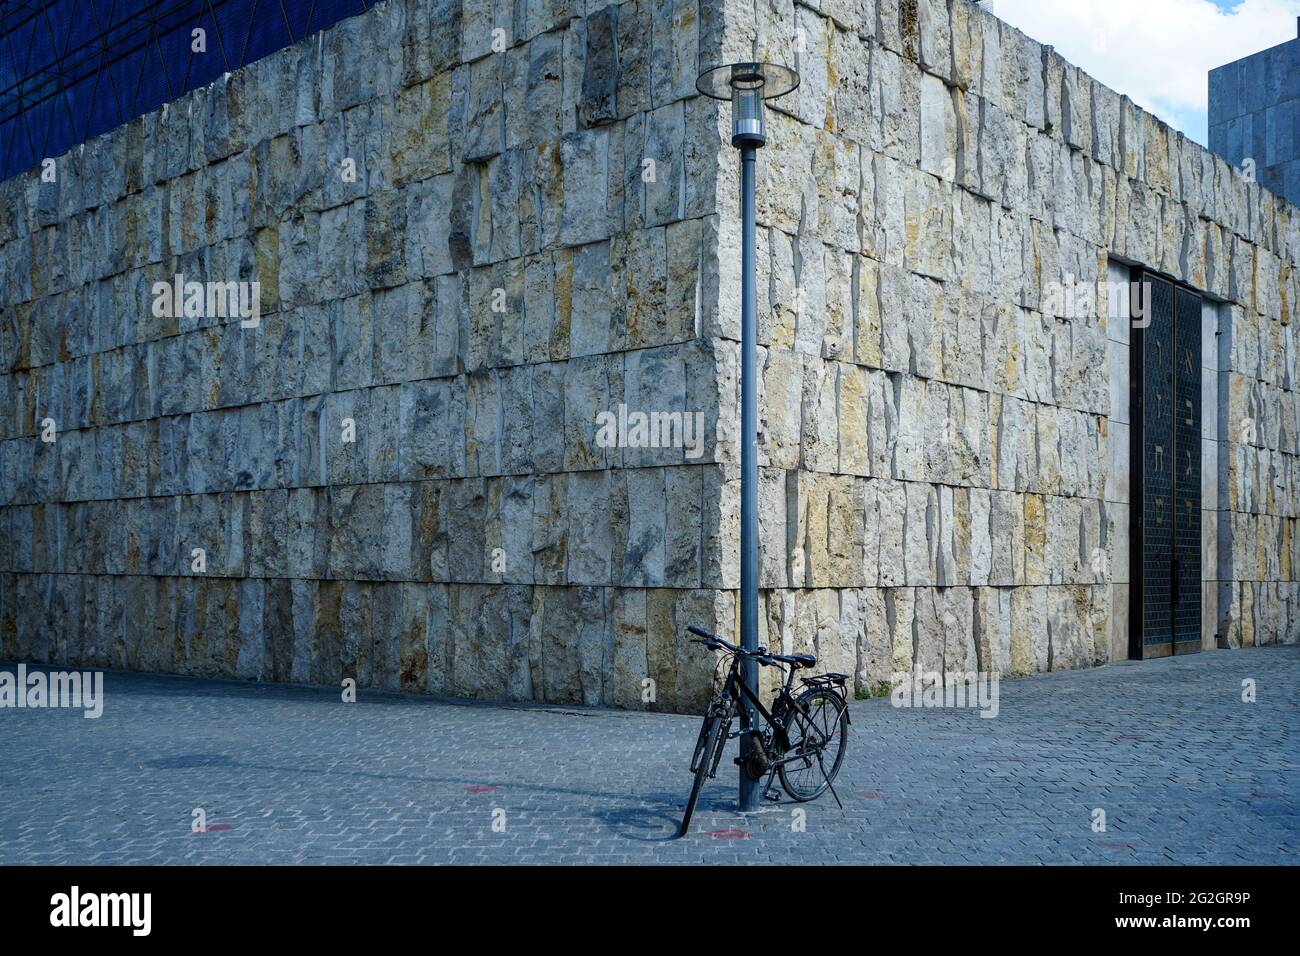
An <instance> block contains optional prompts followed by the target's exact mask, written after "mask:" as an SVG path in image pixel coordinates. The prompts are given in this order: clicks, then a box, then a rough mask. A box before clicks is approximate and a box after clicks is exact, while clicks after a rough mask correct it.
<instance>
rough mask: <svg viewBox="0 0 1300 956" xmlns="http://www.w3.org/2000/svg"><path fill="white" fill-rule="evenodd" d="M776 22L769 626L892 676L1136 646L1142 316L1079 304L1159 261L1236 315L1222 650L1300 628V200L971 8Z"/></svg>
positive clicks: (1224, 321)
mask: <svg viewBox="0 0 1300 956" xmlns="http://www.w3.org/2000/svg"><path fill="white" fill-rule="evenodd" d="M756 8H757V11H758V18H757V22H756V23H755V22H754V20H753V18H752V17H751V14H750V10H749V8H748V7H747V6H743V5H740V4H736V5H734V6H731V5H729V6H728V8H727V11H728V16H727V27H728V32H727V34H726V38H725V42H724V46H725V51H726V53H727V54H728V55H727V56H726V57H725V58H727V59H732V58H745V57H749V56H751V55H752V56H756V57H758V58H764V59H773V60H777V61H780V62H787V63H792V64H794V65H796V66H797V67H798V69H799V70H800V72H801V74H802V77H803V83H802V85H801V86H800V88H799V90H798V91H797V93H796V94H794V95H792V96H791V97H789V98H787V99H785V100H778V101H776V102H775V104H774V106H775V109H776V110H778V111H781V112H779V113H777V114H776V115H773V116H772V117H771V122H770V135H769V145H768V148H767V149H765V150H763V151H762V152H761V153H760V178H759V219H760V234H759V272H760V276H759V288H760V305H759V307H760V326H761V329H760V337H761V340H762V342H763V343H764V345H765V346H767V353H766V369H765V382H764V385H765V389H764V395H763V397H762V405H761V409H762V411H761V415H762V416H763V418H764V422H763V429H764V432H765V435H764V454H765V458H764V459H763V464H764V466H765V467H764V471H763V479H762V483H763V490H762V500H763V503H762V506H761V515H762V520H763V522H764V529H763V544H764V548H763V583H764V584H765V585H767V586H768V587H769V588H770V590H768V591H767V592H766V626H767V640H768V641H770V642H771V643H777V635H778V634H779V637H780V643H782V644H784V645H786V646H787V647H790V646H793V647H797V648H799V649H813V650H815V651H816V652H817V653H819V654H820V655H822V657H823V659H824V660H826V661H827V662H828V663H830V664H831V665H832V666H836V665H838V669H841V670H847V669H854V670H855V671H856V674H857V680H858V684H859V686H860V687H861V686H867V687H869V688H874V687H876V686H878V685H879V684H880V683H881V682H882V681H885V680H888V679H889V677H890V675H891V674H892V673H894V672H899V671H910V670H913V669H920V670H923V671H940V670H949V671H951V670H960V671H968V670H974V669H977V668H978V669H981V670H986V671H995V672H1000V673H1003V674H1007V673H1011V674H1022V673H1027V672H1033V671H1041V670H1046V669H1059V668H1069V667H1080V666H1087V665H1091V664H1100V663H1104V662H1106V661H1109V660H1113V659H1116V658H1123V657H1126V656H1127V655H1128V589H1129V580H1130V578H1129V574H1130V571H1129V567H1128V565H1129V559H1128V548H1129V487H1128V468H1129V461H1128V459H1129V450H1128V440H1129V438H1128V418H1127V415H1128V408H1127V406H1128V388H1129V381H1130V372H1129V364H1128V363H1129V361H1130V359H1129V352H1128V348H1129V325H1128V320H1127V317H1126V315H1124V314H1119V315H1108V314H1107V311H1108V309H1107V300H1106V299H1105V298H1104V297H1101V298H1099V306H1098V308H1097V310H1096V314H1095V315H1094V316H1091V317H1088V318H1084V319H1080V318H1077V317H1071V318H1069V319H1066V318H1063V317H1061V316H1060V315H1058V314H1055V313H1056V312H1059V311H1061V310H1060V309H1059V307H1056V309H1053V304H1052V302H1051V297H1050V295H1049V292H1050V290H1051V288H1052V287H1053V286H1054V285H1066V284H1069V283H1072V282H1073V283H1078V282H1084V283H1095V282H1097V280H1099V279H1107V278H1108V277H1115V278H1122V280H1123V281H1127V278H1128V268H1127V266H1128V264H1137V265H1144V266H1147V267H1149V268H1152V269H1155V270H1158V271H1161V272H1164V273H1166V274H1168V275H1170V276H1172V277H1174V278H1176V279H1178V280H1180V281H1182V282H1184V283H1186V284H1188V285H1190V286H1193V287H1194V288H1196V289H1198V290H1201V291H1202V292H1203V293H1205V295H1206V296H1207V298H1208V300H1209V304H1208V305H1207V308H1206V317H1205V319H1206V320H1205V323H1204V325H1203V328H1205V329H1206V337H1205V356H1204V360H1203V363H1202V364H1203V376H1202V377H1203V382H1204V389H1203V402H1204V412H1203V414H1204V420H1205V430H1204V431H1205V433H1204V436H1203V461H1204V462H1205V464H1206V468H1205V476H1206V480H1205V486H1206V487H1205V491H1204V502H1203V507H1204V508H1205V509H1206V515H1207V520H1206V522H1205V531H1204V537H1203V549H1202V550H1203V554H1204V558H1205V560H1204V565H1205V568H1206V570H1205V571H1204V573H1203V579H1204V583H1203V587H1202V591H1203V598H1204V601H1203V605H1204V617H1205V623H1204V626H1203V633H1204V638H1203V639H1204V642H1205V645H1206V646H1208V647H1214V646H1216V645H1218V646H1228V645H1231V646H1236V645H1237V644H1249V643H1263V642H1269V641H1279V640H1281V641H1294V640H1296V639H1297V632H1300V589H1298V586H1297V577H1298V574H1297V568H1300V551H1298V550H1297V540H1296V533H1295V531H1296V529H1295V519H1296V503H1297V488H1296V485H1295V479H1296V476H1295V468H1294V465H1295V461H1296V458H1295V455H1296V452H1297V411H1298V408H1297V393H1296V392H1295V390H1294V389H1295V373H1296V352H1295V345H1294V341H1293V339H1294V337H1293V333H1292V325H1291V319H1292V317H1293V316H1294V315H1295V313H1296V302H1297V294H1298V292H1300V287H1298V284H1297V276H1298V273H1297V270H1296V261H1297V259H1300V214H1298V213H1297V210H1296V208H1295V207H1294V206H1291V205H1289V204H1287V203H1285V202H1284V201H1282V200H1279V199H1277V198H1275V197H1274V196H1273V195H1272V194H1271V193H1269V192H1267V191H1266V190H1264V189H1261V188H1259V187H1258V186H1256V185H1253V184H1250V183H1247V182H1246V181H1245V180H1244V179H1243V178H1242V177H1241V176H1240V175H1239V174H1238V172H1237V171H1235V170H1234V169H1233V168H1232V167H1230V166H1229V165H1228V164H1227V163H1226V162H1225V161H1224V160H1222V159H1221V158H1219V157H1216V156H1214V155H1213V154H1211V153H1209V152H1208V151H1206V150H1205V149H1203V148H1201V147H1200V146H1198V145H1197V144H1195V143H1192V142H1190V141H1188V140H1187V139H1186V138H1185V137H1183V136H1182V135H1181V134H1179V133H1177V132H1175V131H1173V130H1172V129H1170V128H1169V127H1167V126H1165V125H1164V124H1162V123H1160V122H1159V121H1158V120H1156V119H1155V117H1153V116H1152V115H1150V114H1148V113H1146V112H1144V111H1142V110H1140V109H1139V108H1137V107H1136V106H1135V105H1134V104H1133V103H1132V101H1130V100H1129V99H1128V98H1127V97H1124V96H1120V95H1119V94H1117V93H1115V92H1114V91H1112V90H1110V89H1107V88H1106V87H1105V86H1103V85H1101V84H1100V83H1097V82H1096V81H1095V80H1093V79H1091V78H1090V77H1089V76H1087V75H1086V74H1084V73H1082V72H1081V71H1080V70H1078V69H1077V68H1075V67H1073V66H1072V65H1070V64H1069V63H1066V62H1064V61H1063V60H1062V59H1061V58H1060V57H1059V56H1058V55H1057V54H1056V53H1055V51H1054V50H1052V48H1050V47H1045V46H1042V45H1040V44H1039V43H1037V42H1035V41H1033V40H1031V39H1029V38H1028V37H1026V36H1025V35H1024V34H1022V33H1020V32H1019V31H1017V30H1015V29H1013V28H1011V27H1009V26H1008V25H1006V24H1004V23H1002V22H1000V21H999V20H997V19H996V18H995V17H993V16H992V15H991V14H989V13H988V12H987V11H985V10H983V9H981V8H978V7H976V6H974V5H972V4H969V3H967V2H965V0H952V2H950V3H946V2H943V0H903V2H892V0H820V2H817V0H814V2H809V3H797V4H793V3H790V2H781V0H777V2H775V3H769V2H760V3H758V4H757V5H756ZM723 162H724V167H725V173H724V175H723V176H722V177H721V178H720V179H719V192H720V193H722V192H725V191H727V190H729V189H731V188H732V187H731V186H730V184H731V183H732V182H733V181H734V180H733V177H734V157H733V156H731V155H730V152H729V151H726V150H724V155H723ZM733 202H734V197H732V196H728V197H727V198H726V199H725V200H724V201H722V202H720V206H719V208H720V209H723V210H725V209H726V208H728V206H729V205H731V204H732V203H733ZM722 233H723V247H724V250H725V252H724V262H725V261H726V260H727V259H730V258H734V255H735V246H736V242H737V240H736V235H735V233H736V223H735V220H734V219H732V218H730V217H727V218H724V220H723V226H722ZM738 290H739V283H738V280H736V279H735V277H734V276H729V277H728V279H727V281H726V282H724V284H723V286H722V289H721V290H720V294H721V295H722V297H723V301H724V303H725V307H724V308H723V309H722V314H724V315H735V314H738V308H737V302H738V295H739V291H738ZM762 290H766V293H767V294H766V295H763V294H762ZM724 334H726V335H727V336H728V337H730V338H735V337H736V330H735V327H734V325H733V326H730V327H728V328H727V330H726V332H725V333H724ZM1243 420H1249V421H1250V422H1252V423H1254V427H1251V428H1245V429H1243V428H1242V427H1241V423H1242V422H1243ZM738 494H739V492H738V486H737V484H736V483H735V481H734V480H732V481H729V482H728V484H727V485H726V487H725V488H724V495H725V498H724V500H725V501H726V502H727V504H726V505H725V506H724V508H723V511H724V514H726V515H728V516H730V515H732V514H733V512H734V505H733V503H734V502H735V501H737V500H738ZM729 528H730V526H729ZM1098 554H1099V555H1100V560H1098V559H1097V558H1096V557H1095V556H1096V555H1098ZM733 583H734V582H733V581H731V580H729V581H728V584H729V585H730V584H733Z"/></svg>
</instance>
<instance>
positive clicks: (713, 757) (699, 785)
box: [677, 713, 726, 836]
mask: <svg viewBox="0 0 1300 956" xmlns="http://www.w3.org/2000/svg"><path fill="white" fill-rule="evenodd" d="M723 724H724V721H723V719H722V715H720V714H716V713H710V714H709V715H708V716H707V717H705V718H704V725H703V726H702V727H701V728H700V737H699V740H698V741H697V742H696V744H695V755H694V757H693V759H692V760H691V769H692V770H694V771H695V780H694V782H693V783H692V784H691V795H690V797H688V798H687V800H686V812H685V813H683V814H682V828H681V829H680V830H679V831H678V833H677V835H678V836H686V831H687V830H688V829H689V828H690V825H691V816H692V814H694V813H695V804H696V803H697V802H698V801H699V799H700V791H701V790H702V789H704V781H705V780H707V779H708V778H709V777H711V776H713V773H714V770H715V768H716V767H717V764H718V756H719V755H718V751H719V750H721V748H722V747H724V746H725V745H726V740H725V739H721V738H722V727H723Z"/></svg>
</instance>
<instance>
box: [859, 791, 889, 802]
mask: <svg viewBox="0 0 1300 956" xmlns="http://www.w3.org/2000/svg"><path fill="white" fill-rule="evenodd" d="M862 795H863V796H864V797H866V798H867V799H868V800H883V799H885V795H884V794H883V793H881V792H880V791H879V790H864V791H863V792H862Z"/></svg>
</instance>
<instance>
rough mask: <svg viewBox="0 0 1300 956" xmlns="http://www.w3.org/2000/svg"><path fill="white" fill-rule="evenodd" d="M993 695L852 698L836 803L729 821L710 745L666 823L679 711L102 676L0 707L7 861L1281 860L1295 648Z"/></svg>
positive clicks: (677, 775)
mask: <svg viewBox="0 0 1300 956" xmlns="http://www.w3.org/2000/svg"><path fill="white" fill-rule="evenodd" d="M0 669H4V670H10V671H13V670H14V666H13V665H5V666H4V667H3V668H0ZM1247 678H1250V679H1253V680H1254V681H1255V684H1256V687H1257V691H1256V692H1257V696H1258V700H1257V702H1256V703H1253V704H1251V703H1243V702H1242V681H1243V680H1245V679H1247ZM1000 691H1001V697H1000V713H999V715H998V716H997V717H996V718H995V719H984V718H981V717H980V716H979V715H978V712H976V711H974V710H962V711H957V710H907V709H899V708H894V707H891V706H890V702H889V701H888V700H872V701H859V702H854V703H853V705H852V711H851V713H852V720H853V724H852V728H851V736H850V743H849V751H848V756H847V758H846V762H845V766H844V769H843V771H842V772H841V774H840V776H839V779H838V781H837V789H838V790H839V792H840V796H841V798H842V799H843V800H844V804H845V809H844V810H843V811H840V810H839V809H838V808H837V807H836V805H835V801H834V800H833V799H832V798H831V797H830V796H829V795H827V796H825V797H822V798H821V799H820V800H818V801H816V802H814V803H811V804H802V805H795V804H791V803H790V802H789V801H788V800H787V801H785V802H783V803H780V804H775V805H767V806H766V807H765V808H764V809H763V810H762V811H760V812H758V813H755V814H750V815H747V816H741V815H739V814H737V813H735V812H734V806H735V798H736V771H735V768H734V767H732V766H730V761H729V759H728V760H726V761H724V764H723V768H722V769H721V770H720V771H719V776H718V779H717V780H716V781H713V782H711V783H710V785H709V786H708V787H706V789H705V792H704V796H703V797H702V798H701V804H700V808H699V810H698V811H697V813H696V817H695V822H694V826H693V829H692V833H691V834H690V835H689V836H688V837H687V838H686V839H682V840H676V839H672V836H673V835H674V834H675V831H676V827H677V823H678V821H679V819H680V812H681V806H682V804H683V802H684V801H685V798H686V794H687V792H688V790H689V787H690V777H689V776H688V774H687V772H686V764H687V762H688V759H689V751H690V749H691V746H692V744H693V743H694V739H695V734H696V729H697V725H698V720H697V718H693V717H682V716H675V715H668V714H646V713H625V712H616V711H588V710H581V709H562V708H541V707H528V706H510V705H497V704H491V705H489V704H474V703H460V702H449V701H435V700H430V699H427V698H418V697H405V696H396V695H384V694H377V693H368V692H366V691H365V690H364V689H363V690H362V691H361V692H360V695H359V696H360V700H359V702H358V703H354V704H344V703H342V702H341V700H340V694H339V692H338V691H335V690H329V689H322V688H303V687H288V686H281V685H257V684H242V683H233V682H221V681H207V680H195V679H189V678H180V677H162V676H152V675H140V674H128V673H120V672H111V673H108V674H106V675H105V696H106V701H105V707H104V713H103V716H102V717H101V718H100V719H98V720H87V719H85V718H83V717H82V715H81V711H79V710H77V711H74V710H30V709H23V710H12V709H3V710H0V864H15V863H18V864H35V863H80V864H122V863H169V864H177V863H218V864H223V863H247V864H257V863H270V864H313V863H464V864H474V863H700V862H719V863H737V862H739V863H755V862H757V863H985V864H987V863H1030V864H1033V863H1089V864H1117V863H1191V864H1211V863H1214V864H1217V863H1248V864H1250V863H1291V864H1295V863H1300V709H1298V708H1300V646H1296V645H1291V646H1284V647H1270V648H1257V649H1250V650H1239V651H1217V652H1207V653H1201V654H1196V655H1192V656H1189V657H1183V658H1176V659H1166V660H1158V661H1149V662H1145V663H1124V664H1116V665H1111V666H1109V667H1103V668H1097V669H1093V670H1085V671H1074V672H1067V673H1057V674H1048V675H1042V676H1038V677H1031V678H1027V679H1024V680H1016V681H1007V682H1004V683H1003V684H1002V685H1001V687H1000ZM732 747H733V749H734V747H735V744H734V742H733V744H732ZM196 808H202V810H203V811H204V813H205V814H206V819H207V824H208V826H209V828H210V829H209V830H208V831H207V832H204V833H194V832H191V823H192V820H193V819H194V811H195V809H196ZM798 809H801V810H806V811H807V813H806V819H805V820H804V821H803V822H804V824H805V827H804V828H803V829H802V830H801V829H800V828H799V827H798V823H799V817H798V814H797V813H794V812H792V811H794V810H798ZM1098 809H1100V810H1104V811H1105V823H1106V828H1105V831H1104V832H1094V811H1095V810H1098ZM494 820H496V821H500V822H499V823H498V826H500V823H502V822H503V823H504V831H503V832H496V831H494V829H493V823H494Z"/></svg>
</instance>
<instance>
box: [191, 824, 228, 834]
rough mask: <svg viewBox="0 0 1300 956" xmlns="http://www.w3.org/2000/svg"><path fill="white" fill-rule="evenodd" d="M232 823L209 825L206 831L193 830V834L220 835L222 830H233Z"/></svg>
mask: <svg viewBox="0 0 1300 956" xmlns="http://www.w3.org/2000/svg"><path fill="white" fill-rule="evenodd" d="M234 828H235V825H234V824H233V823H209V824H208V828H207V829H206V830H195V831H194V832H195V833H220V832H221V831H222V830H233V829H234Z"/></svg>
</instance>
